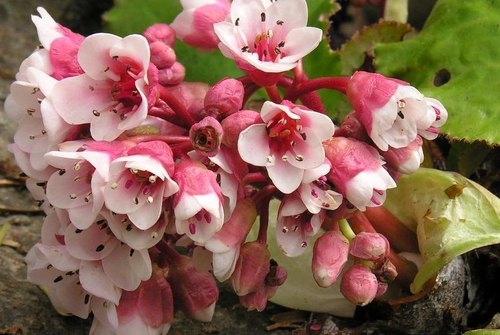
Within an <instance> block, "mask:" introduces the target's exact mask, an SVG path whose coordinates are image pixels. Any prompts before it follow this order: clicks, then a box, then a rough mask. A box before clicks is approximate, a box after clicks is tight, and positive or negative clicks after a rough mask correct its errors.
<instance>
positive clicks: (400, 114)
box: [398, 111, 405, 119]
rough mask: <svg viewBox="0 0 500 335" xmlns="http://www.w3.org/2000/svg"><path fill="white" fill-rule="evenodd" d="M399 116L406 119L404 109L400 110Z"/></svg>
mask: <svg viewBox="0 0 500 335" xmlns="http://www.w3.org/2000/svg"><path fill="white" fill-rule="evenodd" d="M398 116H399V117H400V118H401V119H404V118H405V115H404V114H403V112H402V111H399V112H398Z"/></svg>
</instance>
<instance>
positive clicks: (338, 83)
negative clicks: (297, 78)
mask: <svg viewBox="0 0 500 335" xmlns="http://www.w3.org/2000/svg"><path fill="white" fill-rule="evenodd" d="M348 81H349V77H320V78H315V79H309V80H306V81H304V82H302V83H300V84H298V85H297V86H296V87H294V88H293V89H292V90H290V91H289V92H288V93H287V94H286V95H285V97H284V99H287V100H290V101H295V100H297V98H298V97H300V96H302V95H304V94H307V93H311V92H314V91H317V90H319V89H322V88H326V89H331V90H336V91H339V92H341V93H344V94H345V93H346V89H347V83H348Z"/></svg>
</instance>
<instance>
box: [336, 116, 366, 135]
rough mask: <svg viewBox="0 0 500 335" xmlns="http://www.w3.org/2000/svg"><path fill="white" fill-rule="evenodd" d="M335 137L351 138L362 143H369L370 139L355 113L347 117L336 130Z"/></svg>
mask: <svg viewBox="0 0 500 335" xmlns="http://www.w3.org/2000/svg"><path fill="white" fill-rule="evenodd" d="M334 136H342V137H351V138H355V139H357V140H360V141H367V140H368V139H369V137H368V134H367V133H366V130H365V128H364V127H363V125H362V124H361V122H359V119H358V118H357V116H356V114H355V113H354V112H351V113H349V114H347V115H346V117H345V118H344V119H343V120H342V124H341V125H340V127H339V128H338V129H336V130H335V134H334Z"/></svg>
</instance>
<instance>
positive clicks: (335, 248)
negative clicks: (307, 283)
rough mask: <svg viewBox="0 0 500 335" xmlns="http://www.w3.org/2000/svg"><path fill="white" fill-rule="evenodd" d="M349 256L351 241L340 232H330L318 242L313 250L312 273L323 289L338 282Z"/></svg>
mask: <svg viewBox="0 0 500 335" xmlns="http://www.w3.org/2000/svg"><path fill="white" fill-rule="evenodd" d="M348 256H349V241H348V240H347V238H346V237H345V236H344V235H342V233H341V232H338V231H328V232H326V233H324V234H323V236H321V237H320V238H318V239H317V240H316V242H315V243H314V248H313V259H312V273H313V276H314V280H315V281H316V283H317V284H318V285H319V286H321V287H329V286H331V285H332V284H333V283H335V281H336V280H337V277H338V276H339V274H340V272H341V271H342V268H343V267H344V264H345V263H346V262H347V257H348Z"/></svg>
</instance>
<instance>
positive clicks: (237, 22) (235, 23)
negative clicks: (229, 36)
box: [234, 17, 240, 26]
mask: <svg viewBox="0 0 500 335" xmlns="http://www.w3.org/2000/svg"><path fill="white" fill-rule="evenodd" d="M234 25H235V26H239V25H240V18H239V17H238V18H236V21H234Z"/></svg>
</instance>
